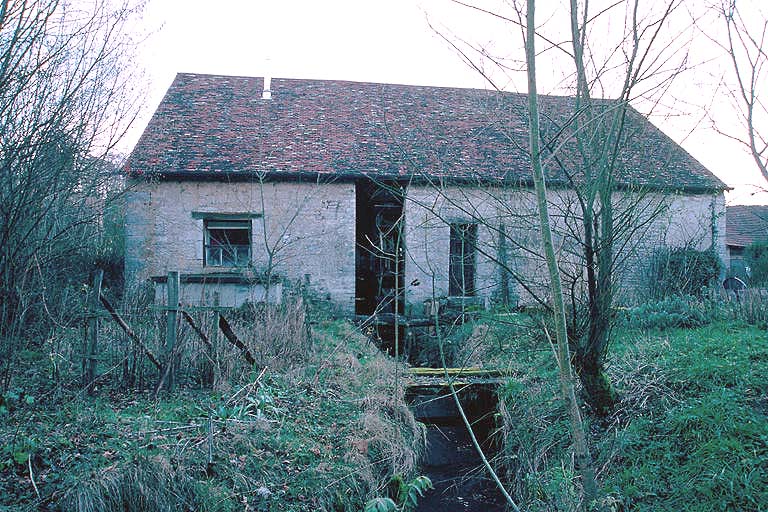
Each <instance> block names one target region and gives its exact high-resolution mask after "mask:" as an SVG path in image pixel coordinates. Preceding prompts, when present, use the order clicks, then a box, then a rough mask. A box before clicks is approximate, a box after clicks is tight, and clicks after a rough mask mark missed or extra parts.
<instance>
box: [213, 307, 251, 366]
mask: <svg viewBox="0 0 768 512" xmlns="http://www.w3.org/2000/svg"><path fill="white" fill-rule="evenodd" d="M219 329H221V332H222V333H224V337H225V338H227V340H228V341H229V342H230V343H231V344H233V345H234V346H236V347H237V348H239V349H240V350H241V351H242V353H243V357H245V360H246V361H247V362H248V364H250V365H251V366H253V365H254V364H256V360H255V359H254V358H253V355H252V354H251V351H250V350H248V347H246V346H245V345H244V344H243V342H242V341H240V340H239V339H238V337H237V335H236V334H235V331H233V330H232V327H230V325H229V322H227V319H226V318H224V316H223V315H222V314H221V313H219Z"/></svg>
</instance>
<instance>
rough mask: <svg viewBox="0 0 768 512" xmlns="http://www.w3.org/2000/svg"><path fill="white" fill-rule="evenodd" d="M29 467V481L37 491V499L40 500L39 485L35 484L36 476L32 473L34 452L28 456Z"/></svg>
mask: <svg viewBox="0 0 768 512" xmlns="http://www.w3.org/2000/svg"><path fill="white" fill-rule="evenodd" d="M27 467H28V468H29V479H30V481H31V482H32V487H33V488H34V489H35V494H37V499H40V491H39V490H38V488H37V484H36V483H35V475H34V473H32V452H29V455H27Z"/></svg>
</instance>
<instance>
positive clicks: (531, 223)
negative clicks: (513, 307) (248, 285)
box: [125, 181, 727, 314]
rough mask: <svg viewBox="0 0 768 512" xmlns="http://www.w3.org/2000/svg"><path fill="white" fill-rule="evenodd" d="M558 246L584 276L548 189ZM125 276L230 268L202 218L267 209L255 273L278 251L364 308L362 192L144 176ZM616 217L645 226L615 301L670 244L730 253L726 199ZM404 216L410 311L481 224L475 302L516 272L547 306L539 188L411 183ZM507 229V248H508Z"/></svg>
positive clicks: (279, 269) (557, 196)
mask: <svg viewBox="0 0 768 512" xmlns="http://www.w3.org/2000/svg"><path fill="white" fill-rule="evenodd" d="M550 198H551V202H550V214H551V216H552V224H553V231H554V236H555V244H556V247H557V250H558V251H559V254H560V258H561V262H562V268H563V272H564V276H565V277H566V279H567V278H568V276H569V275H570V276H574V275H576V274H577V273H578V272H581V271H582V267H580V266H579V265H578V264H576V262H577V261H578V254H579V247H578V245H577V244H576V243H575V242H574V241H573V238H572V237H569V236H564V234H566V233H569V232H570V233H578V232H580V230H581V226H580V223H579V220H578V216H579V215H580V213H579V209H578V204H577V202H576V200H575V195H574V194H573V193H572V192H568V191H550ZM127 201H128V215H127V219H126V236H127V240H126V264H125V265H126V274H127V276H128V278H129V279H146V278H148V277H151V276H162V275H165V274H166V273H167V272H168V271H169V270H179V271H180V272H182V273H206V272H221V271H222V270H223V269H222V268H221V267H204V266H203V221H202V220H200V219H195V218H193V216H192V212H211V213H248V212H249V213H263V214H264V217H263V218H254V219H253V221H252V230H253V236H252V240H253V248H252V249H253V250H252V253H253V270H254V271H255V272H263V271H264V270H265V269H266V267H267V265H268V260H269V254H268V252H269V251H267V250H266V247H270V248H273V249H274V261H273V268H274V273H276V274H278V275H279V276H281V277H284V278H287V279H289V280H292V281H296V280H301V281H304V280H305V279H307V278H308V279H309V282H310V286H311V289H312V290H313V291H314V292H315V293H316V294H317V295H319V296H320V297H322V298H327V299H329V300H330V301H332V302H333V303H335V304H336V305H338V306H339V307H340V308H341V309H342V310H343V311H346V312H349V313H351V312H354V294H355V215H356V211H355V185H354V184H353V183H334V184H322V185H318V184H311V183H295V182H276V183H264V184H260V183H258V182H256V183H222V182H194V181H188V182H179V181H163V182H157V183H147V182H144V181H136V182H134V183H133V184H132V187H131V191H130V192H129V194H128V197H127ZM614 203H615V204H616V213H617V215H624V214H628V213H632V214H633V215H635V216H636V217H637V218H639V219H642V222H641V223H640V224H641V226H640V227H637V228H635V229H634V230H632V231H631V232H629V233H627V234H626V236H625V238H624V239H623V240H622V242H621V243H620V244H619V245H618V246H617V248H616V250H617V254H618V256H619V258H618V260H619V262H620V263H619V265H618V268H617V270H618V275H619V282H618V283H617V292H618V293H617V301H620V302H631V301H633V300H638V297H640V298H641V297H642V292H643V289H644V286H645V284H646V283H647V279H648V274H647V269H648V266H649V264H650V261H651V259H652V257H653V254H654V252H655V251H656V250H658V249H659V248H660V247H662V246H665V245H666V246H681V245H685V244H689V245H691V244H692V245H695V246H696V247H698V248H701V249H705V248H708V247H710V246H712V245H713V244H714V246H715V248H716V250H717V252H718V254H720V257H721V258H722V259H723V261H724V263H727V261H725V259H726V253H725V201H724V196H723V194H717V195H706V194H702V195H682V194H681V195H673V196H670V195H663V194H647V195H644V196H639V195H637V194H629V193H624V192H617V193H616V197H615V198H614ZM404 213H405V230H404V232H405V240H406V242H405V243H406V261H405V279H404V280H403V282H404V283H405V287H406V288H405V295H406V303H407V304H408V311H409V312H411V313H414V314H419V313H421V308H422V307H423V305H424V301H426V300H428V299H431V298H432V297H433V296H434V297H445V296H446V295H447V294H448V267H449V246H450V227H449V226H450V224H451V223H471V222H476V221H477V220H478V219H483V223H481V224H480V225H479V227H478V254H477V257H476V264H477V268H476V288H477V295H478V296H479V298H480V299H481V300H483V301H484V302H486V303H490V302H491V301H499V300H501V296H500V295H501V293H502V290H503V286H502V283H503V281H504V278H503V277H502V274H503V271H502V269H501V267H500V266H499V264H498V262H499V259H500V255H503V256H504V257H503V259H505V260H506V267H507V268H508V269H509V270H510V271H511V272H512V273H514V275H515V276H517V277H518V278H519V280H520V281H522V283H523V284H521V283H520V282H518V280H517V279H516V278H515V277H512V276H511V275H510V274H507V277H506V279H507V280H508V289H509V291H508V293H509V295H508V297H509V302H510V303H511V304H521V305H522V304H532V303H534V302H535V301H534V299H533V296H534V295H536V296H539V297H541V298H542V299H544V300H546V299H547V296H546V290H547V289H548V286H547V277H546V275H547V274H546V267H545V264H544V261H543V259H542V258H541V256H540V252H541V250H540V240H539V233H538V215H537V211H536V206H535V198H534V195H533V192H532V191H531V190H526V189H514V190H512V189H506V190H504V189H498V188H493V187H487V188H483V187H456V186H453V187H445V188H439V189H438V188H434V187H429V186H417V185H412V186H409V187H408V189H407V199H406V201H405V205H404ZM502 224H503V225H504V233H505V234H506V241H505V242H503V243H502V242H501V239H502V238H503V237H501V235H500V226H501V225H502Z"/></svg>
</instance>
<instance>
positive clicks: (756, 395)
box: [489, 320, 768, 512]
mask: <svg viewBox="0 0 768 512" xmlns="http://www.w3.org/2000/svg"><path fill="white" fill-rule="evenodd" d="M520 325H521V324H518V325H517V326H514V327H503V326H499V325H496V326H492V329H491V333H492V334H491V337H490V338H489V342H491V346H494V347H496V350H495V352H494V353H493V354H492V356H493V357H497V358H498V361H499V363H497V364H500V363H503V362H504V361H507V368H508V369H509V371H510V372H511V374H512V378H511V379H510V381H509V382H508V383H507V385H506V386H505V387H503V388H502V389H501V390H500V396H501V398H502V401H501V403H502V407H501V410H500V417H501V419H502V421H503V431H504V434H505V440H506V441H505V450H504V452H503V454H502V456H501V457H500V458H499V460H497V464H498V465H500V466H503V467H505V468H506V474H507V475H508V485H509V486H510V488H511V489H512V490H514V492H515V494H516V496H517V497H518V499H519V500H520V501H521V503H522V505H523V506H524V508H525V509H526V510H529V511H545V510H546V511H551V510H576V509H577V508H578V489H576V488H575V486H574V478H573V477H574V475H575V473H576V472H575V470H574V467H573V461H572V458H571V455H570V434H569V429H568V423H567V416H566V414H565V410H564V408H563V405H562V402H561V400H560V398H559V390H558V385H557V380H556V372H555V363H554V357H553V356H552V353H551V348H550V347H549V345H548V344H547V343H546V341H544V342H542V341H541V340H540V338H538V337H537V336H536V335H535V332H533V331H530V330H528V329H524V328H521V327H520ZM632 325H637V324H636V323H634V324H632ZM632 325H628V324H624V325H620V326H619V327H618V328H617V329H615V331H614V333H613V334H614V342H613V345H612V352H611V356H610V368H609V372H610V375H611V378H612V381H613V382H614V384H615V386H616V388H617V391H618V392H619V394H620V397H621V401H620V403H619V405H618V407H617V409H616V411H615V413H614V414H613V416H611V417H609V418H607V419H606V420H604V421H603V420H601V421H599V422H597V421H595V420H594V419H593V418H587V419H588V420H589V421H590V422H591V424H590V427H589V429H590V437H591V444H592V448H593V456H594V458H595V461H596V465H597V469H598V476H599V479H600V483H601V486H602V492H603V495H602V504H603V508H604V510H610V511H628V510H632V511H666V510H669V511H692V512H693V511H701V512H704V511H711V510H733V511H742V510H745V511H746V510H750V511H765V510H768V399H767V398H766V396H768V364H767V363H768V332H766V330H765V329H762V328H759V327H756V326H753V325H748V324H746V323H744V322H742V321H739V320H721V321H715V322H713V323H709V324H707V325H704V326H702V327H697V328H674V327H670V326H669V325H666V324H665V326H664V328H663V329H648V328H638V327H634V326H632ZM494 330H495V334H494ZM499 347H501V348H502V350H499Z"/></svg>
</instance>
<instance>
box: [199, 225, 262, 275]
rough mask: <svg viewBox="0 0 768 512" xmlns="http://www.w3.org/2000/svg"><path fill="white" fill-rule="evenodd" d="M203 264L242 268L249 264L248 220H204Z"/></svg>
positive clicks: (249, 237) (249, 230) (249, 233)
mask: <svg viewBox="0 0 768 512" xmlns="http://www.w3.org/2000/svg"><path fill="white" fill-rule="evenodd" d="M204 226H205V240H204V244H205V246H204V249H205V250H204V256H205V261H204V262H203V264H204V265H205V266H207V267H244V266H247V265H248V264H249V263H250V262H251V221H250V220H206V221H204Z"/></svg>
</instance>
